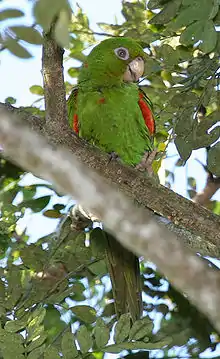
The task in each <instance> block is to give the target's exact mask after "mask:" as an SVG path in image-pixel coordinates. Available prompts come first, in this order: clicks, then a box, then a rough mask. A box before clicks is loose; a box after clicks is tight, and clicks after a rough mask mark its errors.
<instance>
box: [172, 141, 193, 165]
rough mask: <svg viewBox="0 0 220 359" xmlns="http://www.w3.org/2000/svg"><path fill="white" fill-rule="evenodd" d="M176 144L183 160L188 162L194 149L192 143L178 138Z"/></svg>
mask: <svg viewBox="0 0 220 359" xmlns="http://www.w3.org/2000/svg"><path fill="white" fill-rule="evenodd" d="M174 143H175V145H176V148H177V151H178V152H179V155H180V157H181V159H182V160H184V161H187V160H188V158H189V157H190V155H191V153H192V149H193V146H192V143H191V141H189V140H187V138H185V137H181V136H178V137H176V138H175V140H174Z"/></svg>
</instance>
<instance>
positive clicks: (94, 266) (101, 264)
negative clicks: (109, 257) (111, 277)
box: [88, 259, 108, 277]
mask: <svg viewBox="0 0 220 359" xmlns="http://www.w3.org/2000/svg"><path fill="white" fill-rule="evenodd" d="M88 269H89V270H90V271H91V272H92V273H93V274H95V275H97V276H100V277H101V276H103V275H104V274H106V273H107V272H108V270H107V266H106V261H105V260H104V259H101V260H99V261H97V262H95V263H91V264H90V265H89V266H88Z"/></svg>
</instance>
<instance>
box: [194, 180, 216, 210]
mask: <svg viewBox="0 0 220 359" xmlns="http://www.w3.org/2000/svg"><path fill="white" fill-rule="evenodd" d="M219 189H220V177H216V178H215V177H213V175H212V174H211V173H209V174H208V176H207V181H206V185H205V188H204V189H203V190H202V191H201V192H199V193H196V195H195V196H194V198H193V201H194V202H195V203H198V204H200V205H202V206H205V205H206V204H207V203H208V202H209V200H210V199H211V198H212V196H214V194H215V193H216V192H217V191H218V190H219Z"/></svg>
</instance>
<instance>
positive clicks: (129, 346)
mask: <svg viewBox="0 0 220 359" xmlns="http://www.w3.org/2000/svg"><path fill="white" fill-rule="evenodd" d="M166 344H167V340H166V341H165V344H163V342H159V343H145V342H139V341H136V342H125V343H121V344H115V345H108V346H107V347H105V348H104V349H103V350H102V351H103V352H104V353H112V354H117V353H120V352H122V351H123V350H139V349H146V350H154V349H162V347H163V346H164V345H166Z"/></svg>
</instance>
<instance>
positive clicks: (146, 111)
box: [138, 93, 155, 135]
mask: <svg viewBox="0 0 220 359" xmlns="http://www.w3.org/2000/svg"><path fill="white" fill-rule="evenodd" d="M138 105H139V107H140V109H141V112H142V115H143V118H144V122H145V124H146V126H147V128H148V130H149V132H150V134H151V135H154V133H155V122H154V117H153V114H152V112H151V109H150V108H149V107H148V105H147V103H146V101H144V95H143V94H142V93H139V101H138Z"/></svg>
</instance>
